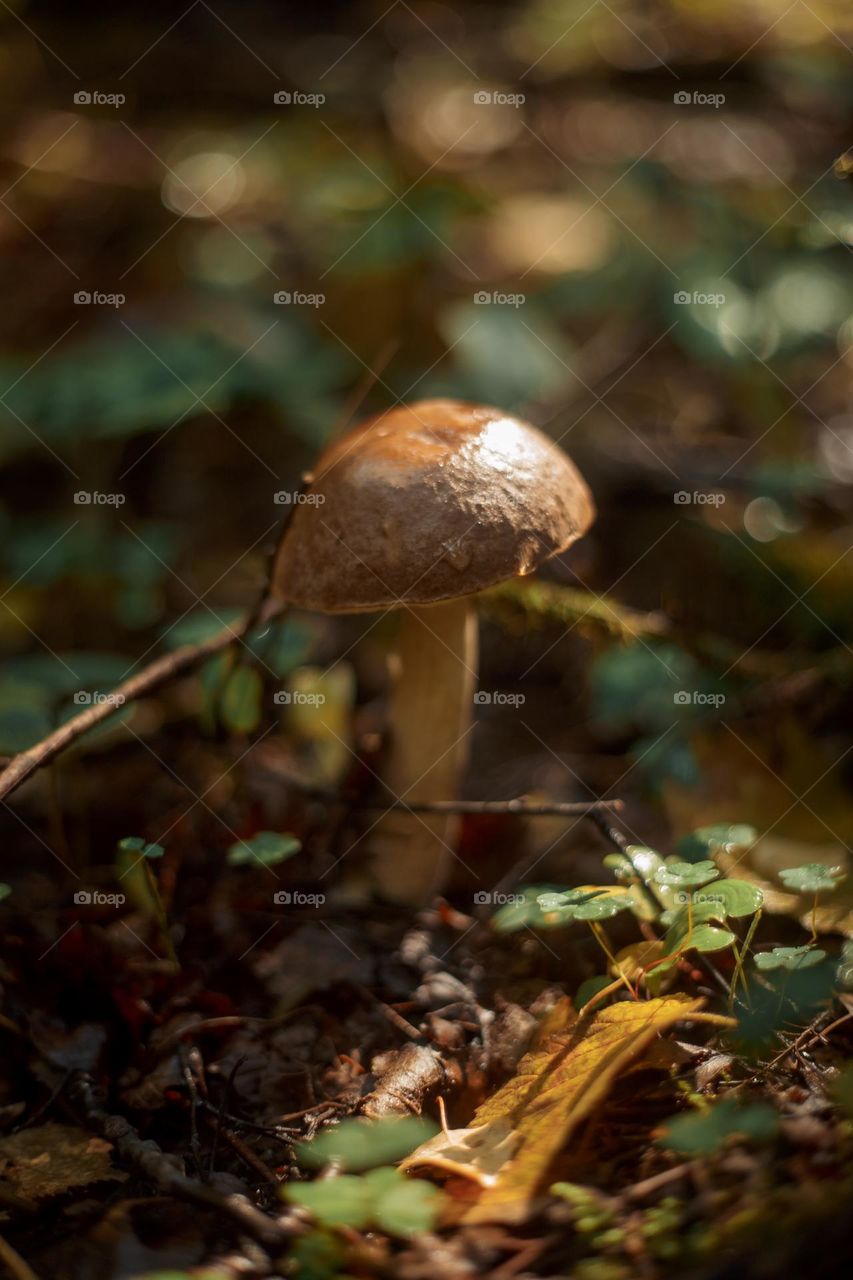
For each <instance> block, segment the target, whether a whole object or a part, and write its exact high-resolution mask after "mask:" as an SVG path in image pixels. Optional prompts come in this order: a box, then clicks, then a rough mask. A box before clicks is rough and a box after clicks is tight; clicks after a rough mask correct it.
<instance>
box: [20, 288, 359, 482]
mask: <svg viewBox="0 0 853 1280" xmlns="http://www.w3.org/2000/svg"><path fill="white" fill-rule="evenodd" d="M294 310H295V309H294ZM271 313H272V307H270V309H269V311H268V312H267V313H266V314H263V313H260V312H259V313H258V314H257V316H256V326H257V336H258V337H260V336H261V335H262V334H263V332H264V329H266V328H268V327H270V325H273V324H274V325H275V327H274V329H273V331H272V332H271V333H270V334H269V335H268V337H267V338H266V339H264V340H263V341H262V342H261V343H259V344H258V345H257V346H255V347H254V349H253V350H251V351H250V352H249V353H248V354H245V347H246V346H248V344H244V345H243V347H240V346H239V345H237V343H235V344H234V345H231V344H230V343H227V342H225V341H223V339H222V338H221V337H219V336H218V335H216V334H213V333H210V332H207V333H206V332H202V331H198V330H197V331H195V332H192V331H178V330H172V329H166V328H164V329H158V330H154V329H144V330H143V329H141V328H138V329H137V332H138V335H139V336H138V337H136V336H134V335H133V334H131V333H129V332H127V331H126V330H125V329H123V328H121V327H120V326H119V325H118V324H116V326H115V327H114V328H111V329H106V330H105V331H103V332H102V333H100V334H97V335H94V336H92V337H89V338H86V339H84V340H83V341H81V342H78V343H77V344H75V347H74V349H73V350H71V351H68V350H65V349H60V351H59V353H57V354H54V355H52V356H49V357H48V358H46V359H45V360H43V361H42V362H41V365H40V368H39V376H38V377H37V378H30V377H27V378H24V377H21V378H20V381H19V380H18V379H19V375H20V374H21V373H23V372H25V371H26V369H27V365H28V361H26V360H24V361H17V360H6V361H4V362H3V363H2V366H0V385H3V386H9V387H11V389H10V391H9V392H8V394H7V396H6V397H5V399H6V403H7V404H8V407H9V410H10V411H11V412H10V413H9V414H8V415H6V414H5V413H4V415H3V418H4V420H3V432H4V439H5V449H4V453H5V456H6V457H9V456H13V455H14V453H16V452H19V451H22V450H23V449H24V448H26V447H28V446H29V445H30V444H31V436H29V434H28V433H27V431H26V429H25V428H24V427H23V426H22V425H21V420H23V422H26V423H32V424H36V425H37V426H38V428H39V430H40V434H41V435H42V437H43V438H44V439H45V440H47V441H48V443H50V444H51V445H53V446H54V447H55V448H57V450H58V451H60V450H62V448H63V447H64V445H65V444H66V443H67V442H68V440H69V439H71V440H73V439H74V438H75V437H77V436H78V435H80V434H81V433H83V434H85V437H86V438H87V439H89V440H92V441H96V440H107V439H123V438H127V437H132V436H134V435H136V434H138V433H140V432H146V431H151V430H153V429H155V428H159V427H171V426H172V425H173V424H175V423H180V422H181V421H182V420H184V419H187V418H190V417H195V416H199V415H201V414H205V413H209V412H212V413H215V414H219V415H220V416H221V415H222V414H224V413H225V412H227V411H228V410H229V409H230V408H231V407H232V406H233V405H234V404H236V403H238V402H240V401H245V400H257V401H265V402H267V403H270V404H274V405H280V406H281V407H282V408H284V409H286V410H287V413H288V418H289V420H290V421H291V422H292V423H293V425H294V426H296V427H297V428H298V429H299V430H300V431H301V432H302V433H303V434H304V435H305V436H306V437H307V438H309V439H312V440H314V441H316V440H317V438H318V437H319V436H320V434H321V432H323V431H325V430H326V429H327V428H328V423H329V422H330V421H333V420H334V414H335V410H336V401H335V398H334V397H333V396H332V395H331V391H332V389H333V388H334V387H335V386H336V385H337V384H339V383H340V381H341V380H342V378H343V376H344V375H345V373H346V372H347V371H348V370H349V369H350V363H349V360H348V358H347V356H346V353H345V352H342V350H341V348H340V347H339V346H338V345H337V344H332V343H328V342H326V341H324V340H322V339H321V338H320V337H318V336H317V335H315V334H314V332H313V331H312V329H311V328H310V327H309V326H308V324H307V323H306V322H305V320H304V318H302V317H300V316H299V315H298V314H294V315H287V314H282V312H281V310H280V309H279V310H278V312H277V313H276V314H271ZM134 328H137V326H134ZM140 338H141V339H142V341H140V340H139V339H140ZM240 357H242V358H240ZM223 370H224V371H225V372H224V373H223Z"/></svg>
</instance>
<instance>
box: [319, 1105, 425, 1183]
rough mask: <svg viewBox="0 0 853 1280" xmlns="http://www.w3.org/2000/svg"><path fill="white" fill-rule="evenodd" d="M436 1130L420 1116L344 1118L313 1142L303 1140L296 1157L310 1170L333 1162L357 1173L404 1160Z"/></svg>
mask: <svg viewBox="0 0 853 1280" xmlns="http://www.w3.org/2000/svg"><path fill="white" fill-rule="evenodd" d="M436 1132H437V1126H436V1125H434V1124H432V1123H431V1122H430V1121H428V1120H426V1119H423V1118H421V1117H419V1116H404V1117H402V1118H401V1119H397V1118H396V1117H388V1118H387V1119H381V1120H344V1121H342V1122H341V1124H339V1125H337V1126H336V1127H335V1128H334V1129H325V1130H324V1131H323V1133H321V1134H320V1135H319V1136H318V1137H316V1138H314V1139H313V1140H312V1141H311V1142H301V1143H300V1144H299V1145H298V1147H297V1149H296V1151H297V1158H298V1160H299V1162H300V1164H303V1165H306V1166H307V1167H308V1168H311V1169H316V1168H319V1167H321V1166H322V1165H324V1164H329V1163H331V1162H334V1163H336V1164H338V1165H340V1167H341V1168H342V1169H348V1170H350V1171H355V1172H358V1171H361V1170H364V1169H372V1168H375V1167H376V1166H377V1165H384V1164H390V1163H396V1162H397V1161H399V1160H403V1159H404V1158H405V1157H406V1156H407V1155H409V1154H410V1153H411V1152H412V1151H414V1149H415V1147H418V1146H420V1144H421V1143H422V1142H426V1141H427V1140H428V1139H429V1138H431V1137H433V1136H434V1134H435V1133H436Z"/></svg>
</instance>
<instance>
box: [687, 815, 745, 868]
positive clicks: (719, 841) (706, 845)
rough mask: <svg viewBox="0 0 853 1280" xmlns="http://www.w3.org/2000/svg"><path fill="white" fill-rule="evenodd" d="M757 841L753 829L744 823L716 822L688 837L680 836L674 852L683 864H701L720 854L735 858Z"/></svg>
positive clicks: (700, 828)
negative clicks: (706, 859)
mask: <svg viewBox="0 0 853 1280" xmlns="http://www.w3.org/2000/svg"><path fill="white" fill-rule="evenodd" d="M757 839H758V832H757V831H756V829H755V827H750V826H748V825H747V824H746V823H743V822H740V823H734V824H732V823H728V822H717V823H714V824H713V825H712V826H708V827H699V828H698V830H696V831H693V832H691V834H690V835H688V836H682V837H681V839H680V840H679V841H678V843H677V845H676V851H677V853H678V855H679V857H680V858H682V859H683V860H684V861H685V862H701V861H702V860H703V859H705V858H713V857H715V856H716V855H718V854H720V853H726V854H729V855H731V856H734V857H737V856H741V855H743V854H744V853H746V851H747V849H750V848H751V847H752V845H754V844H755V842H756V840H757Z"/></svg>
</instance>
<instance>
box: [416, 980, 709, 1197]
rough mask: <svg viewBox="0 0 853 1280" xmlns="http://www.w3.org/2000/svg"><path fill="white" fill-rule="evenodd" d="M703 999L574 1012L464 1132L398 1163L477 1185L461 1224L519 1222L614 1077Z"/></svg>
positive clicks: (677, 997) (695, 1009) (665, 1000)
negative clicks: (479, 1190) (473, 1200)
mask: <svg viewBox="0 0 853 1280" xmlns="http://www.w3.org/2000/svg"><path fill="white" fill-rule="evenodd" d="M702 1004H703V1002H702V1000H692V999H691V998H690V997H689V996H686V995H683V994H674V995H669V996H663V997H661V998H660V999H657V1000H644V1001H623V1002H621V1003H619V1004H615V1005H611V1006H609V1007H608V1008H606V1009H602V1010H601V1011H599V1012H596V1013H594V1014H593V1015H592V1016H591V1017H580V1018H578V1019H577V1020H576V1021H575V1022H574V1023H573V1024H572V1025H571V1026H570V1027H569V1028H568V1030H564V1031H562V1032H561V1033H558V1034H556V1035H551V1036H550V1037H549V1038H546V1039H545V1040H544V1041H542V1042H540V1044H539V1046H538V1047H537V1048H536V1049H534V1050H533V1051H532V1052H531V1053H528V1054H527V1055H526V1056H525V1057H524V1058H522V1060H521V1062H520V1063H519V1069H518V1074H517V1075H515V1076H514V1077H513V1078H512V1079H511V1080H509V1081H508V1082H507V1083H506V1084H505V1085H504V1086H503V1088H502V1089H499V1090H498V1092H497V1093H496V1094H495V1095H494V1096H493V1097H492V1098H490V1099H489V1100H488V1101H487V1102H485V1103H484V1104H483V1105H482V1106H481V1107H480V1108H479V1109H478V1111H477V1113H476V1115H475V1116H474V1121H473V1124H472V1125H471V1126H470V1127H469V1128H467V1129H456V1130H451V1131H449V1132H448V1133H447V1134H438V1135H437V1137H435V1138H432V1139H431V1140H430V1141H429V1142H425V1143H424V1144H423V1145H422V1146H421V1147H419V1148H418V1150H417V1151H415V1152H413V1154H412V1155H410V1156H409V1157H408V1159H407V1160H405V1161H404V1162H403V1165H402V1167H403V1168H404V1169H412V1168H423V1167H433V1168H436V1169H440V1170H442V1171H444V1172H446V1173H453V1174H456V1175H460V1176H462V1177H464V1178H468V1179H469V1180H471V1181H474V1182H476V1183H477V1184H478V1185H479V1186H481V1187H482V1188H483V1193H482V1195H481V1196H480V1198H479V1200H478V1201H477V1202H476V1204H474V1205H473V1206H472V1207H471V1208H470V1209H469V1210H467V1212H466V1213H465V1215H464V1221H465V1222H494V1221H500V1222H520V1221H523V1220H524V1219H525V1218H526V1217H527V1216H528V1215H529V1211H530V1206H531V1202H532V1201H533V1199H534V1198H535V1196H536V1193H537V1191H538V1190H539V1188H540V1186H541V1184H542V1182H543V1180H544V1179H545V1177H546V1175H547V1173H548V1168H549V1166H550V1164H551V1162H552V1160H553V1159H554V1157H555V1156H556V1155H557V1154H558V1152H559V1151H560V1150H561V1149H562V1148H563V1147H564V1146H565V1144H566V1141H567V1140H568V1138H569V1137H570V1136H571V1134H572V1133H573V1131H574V1130H575V1129H576V1128H577V1126H578V1125H579V1124H580V1122H581V1121H582V1120H585V1119H586V1117H587V1116H588V1115H589V1114H590V1113H591V1112H592V1111H593V1110H594V1109H595V1108H596V1107H597V1106H598V1105H599V1104H600V1103H601V1102H602V1100H603V1099H604V1098H605V1097H606V1095H607V1093H608V1092H609V1090H610V1088H611V1087H612V1085H613V1084H614V1082H615V1080H616V1079H617V1077H618V1076H619V1075H620V1073H621V1072H623V1071H625V1070H627V1068H628V1067H629V1066H630V1065H631V1064H632V1063H633V1062H634V1061H635V1060H636V1059H637V1058H638V1057H639V1056H640V1055H642V1054H644V1053H645V1052H646V1051H647V1050H648V1048H649V1047H650V1045H651V1044H652V1042H653V1041H654V1039H655V1037H656V1036H657V1035H658V1034H659V1032H661V1031H664V1030H666V1028H667V1027H670V1026H672V1024H673V1023H675V1022H678V1021H679V1020H680V1019H682V1018H690V1017H693V1016H695V1015H696V1014H697V1012H698V1010H700V1009H701V1008H702Z"/></svg>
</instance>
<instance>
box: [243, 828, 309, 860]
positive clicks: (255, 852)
mask: <svg viewBox="0 0 853 1280" xmlns="http://www.w3.org/2000/svg"><path fill="white" fill-rule="evenodd" d="M301 848H302V841H301V840H297V838H296V836H291V835H287V834H285V833H281V832H278V831H259V832H258V833H257V835H254V836H252V837H251V838H250V839H248V840H237V841H235V843H234V844H232V845H230V846H229V849H228V855H227V860H228V865H229V867H244V866H247V865H248V866H251V865H253V864H254V863H258V862H260V863H262V864H263V865H264V866H265V867H275V866H278V864H279V863H280V862H285V861H286V860H287V859H288V858H292V857H293V856H294V854H296V853H298V852H299V850H300V849H301Z"/></svg>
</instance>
